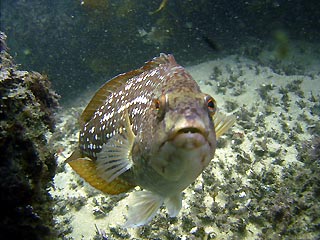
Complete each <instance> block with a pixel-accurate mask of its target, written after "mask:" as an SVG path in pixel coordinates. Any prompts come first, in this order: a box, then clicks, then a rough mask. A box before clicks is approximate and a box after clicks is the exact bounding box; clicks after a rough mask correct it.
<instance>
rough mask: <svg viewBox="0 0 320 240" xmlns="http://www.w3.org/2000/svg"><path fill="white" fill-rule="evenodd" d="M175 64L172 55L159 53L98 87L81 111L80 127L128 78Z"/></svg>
mask: <svg viewBox="0 0 320 240" xmlns="http://www.w3.org/2000/svg"><path fill="white" fill-rule="evenodd" d="M169 62H170V63H175V60H174V58H173V56H172V55H170V54H169V55H166V54H163V53H161V54H160V56H159V57H155V58H153V59H152V60H151V61H149V62H146V63H145V65H144V66H142V67H141V68H138V69H136V70H133V71H130V72H127V73H123V74H120V75H118V76H116V77H114V78H112V79H111V80H109V81H108V82H106V83H105V84H104V85H102V86H101V87H100V89H99V90H98V91H97V92H96V93H95V95H94V96H93V98H92V99H91V101H90V102H89V104H88V105H87V107H86V108H85V110H84V111H83V113H82V115H81V117H80V126H81V127H82V126H83V125H84V124H85V123H86V122H88V121H89V120H90V119H91V118H92V117H93V114H94V113H95V112H96V110H97V109H98V108H99V107H100V106H101V105H102V104H103V102H104V101H105V100H106V99H107V97H108V96H110V95H111V94H112V93H113V92H114V91H116V90H117V89H118V88H119V87H121V86H122V85H123V84H125V83H126V82H127V81H128V80H129V79H130V78H133V77H135V76H138V75H140V74H141V73H143V72H145V71H148V70H151V69H154V68H155V67H157V66H159V65H160V64H165V63H169Z"/></svg>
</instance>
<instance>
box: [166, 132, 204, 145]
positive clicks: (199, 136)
mask: <svg viewBox="0 0 320 240" xmlns="http://www.w3.org/2000/svg"><path fill="white" fill-rule="evenodd" d="M207 137H208V133H206V132H205V131H203V130H202V129H200V128H196V127H185V128H182V129H179V130H177V131H175V132H174V133H173V134H172V135H171V137H170V138H169V139H168V141H170V142H171V143H172V144H173V145H174V146H176V147H178V148H184V149H195V148H199V147H201V146H203V145H205V144H207V143H208V140H207Z"/></svg>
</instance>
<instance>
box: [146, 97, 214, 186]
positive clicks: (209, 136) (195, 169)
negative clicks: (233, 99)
mask: <svg viewBox="0 0 320 240" xmlns="http://www.w3.org/2000/svg"><path fill="white" fill-rule="evenodd" d="M151 109H152V111H153V117H151V118H150V119H152V121H153V122H152V128H151V129H152V136H151V138H150V139H149V144H150V145H151V146H150V161H149V165H150V167H152V168H153V169H154V170H155V171H156V172H157V173H158V174H159V175H161V176H162V177H163V178H164V179H167V180H169V181H181V179H186V180H190V181H187V182H186V185H189V184H190V183H191V182H193V181H194V179H196V178H197V177H198V175H199V174H200V173H201V172H202V171H203V169H204V168H205V167H206V166H207V165H208V164H209V162H210V160H211V159H212V158H213V156H214V152H215V149H216V135H215V130H214V126H213V120H212V116H213V115H214V114H215V112H216V102H215V100H214V99H213V98H212V97H211V96H209V95H207V94H204V93H202V92H200V91H196V92H194V91H183V92H182V91H170V92H167V93H162V94H161V95H160V96H159V97H158V98H155V99H154V100H153V103H152V107H151ZM151 139H152V141H151Z"/></svg>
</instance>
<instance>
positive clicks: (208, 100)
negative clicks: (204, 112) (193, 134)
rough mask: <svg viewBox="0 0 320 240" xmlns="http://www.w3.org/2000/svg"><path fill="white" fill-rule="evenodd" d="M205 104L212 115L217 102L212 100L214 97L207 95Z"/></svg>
mask: <svg viewBox="0 0 320 240" xmlns="http://www.w3.org/2000/svg"><path fill="white" fill-rule="evenodd" d="M205 104H206V106H207V108H208V110H209V112H210V114H211V115H213V114H214V113H215V112H216V110H217V104H216V101H215V100H214V98H213V97H211V96H209V95H207V96H206V97H205Z"/></svg>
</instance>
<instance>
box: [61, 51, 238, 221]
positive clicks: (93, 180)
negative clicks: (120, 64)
mask: <svg viewBox="0 0 320 240" xmlns="http://www.w3.org/2000/svg"><path fill="white" fill-rule="evenodd" d="M234 121H235V118H234V116H225V115H224V114H222V113H221V112H219V111H218V108H217V104H216V101H215V100H214V98H213V97H211V96H210V95H208V94H205V93H202V92H201V90H200V88H199V86H198V84H197V83H196V82H195V80H194V79H193V78H192V77H191V75H190V74H189V73H187V72H186V71H185V69H184V68H183V67H181V66H180V65H178V64H177V63H176V61H175V59H174V57H173V56H172V55H165V54H161V55H160V56H159V57H156V58H154V59H153V60H151V61H149V62H147V63H146V64H145V65H144V66H143V67H141V68H139V69H137V70H134V71H131V72H128V73H125V74H120V75H118V76H117V77H115V78H113V79H111V80H110V81H108V82H107V83H105V84H104V85H103V86H102V87H101V88H100V89H99V90H98V91H97V93H96V94H95V96H94V97H93V98H92V100H91V101H90V102H89V104H88V106H87V107H86V109H85V110H84V112H83V113H82V115H81V117H80V125H81V130H80V136H79V146H78V148H77V149H76V150H75V152H74V153H73V154H72V155H71V156H70V157H69V158H68V159H67V162H68V163H69V164H70V166H71V167H72V168H73V169H74V170H75V171H76V172H77V173H78V174H79V175H80V176H81V177H82V178H83V179H84V180H86V181H87V182H88V183H89V184H91V185H92V186H93V187H95V188H97V189H99V190H101V191H102V192H104V193H108V194H120V193H123V192H127V191H128V190H130V189H132V188H134V187H135V186H140V187H141V188H142V189H143V190H142V191H136V192H134V193H132V194H133V195H134V196H133V197H134V198H133V199H134V201H133V203H132V204H131V205H130V206H129V210H128V219H127V222H126V225H127V226H131V227H134V226H140V225H144V224H146V223H148V222H149V221H150V220H151V219H152V218H153V217H154V216H155V215H156V213H157V210H158V209H159V208H160V207H161V206H162V204H165V206H166V207H167V210H168V212H169V215H170V216H171V217H174V216H177V214H178V213H179V211H180V209H181V206H182V191H183V190H184V189H185V188H187V187H188V186H189V185H190V184H191V183H193V182H194V181H195V179H196V178H197V177H198V176H199V175H200V174H201V172H202V171H203V170H204V168H205V167H206V166H207V165H208V164H209V162H210V160H211V159H212V158H213V156H214V153H215V149H216V140H217V139H218V138H219V137H220V136H221V135H222V134H223V133H224V132H225V131H227V130H228V129H229V128H230V127H231V125H232V124H233V123H234Z"/></svg>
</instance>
